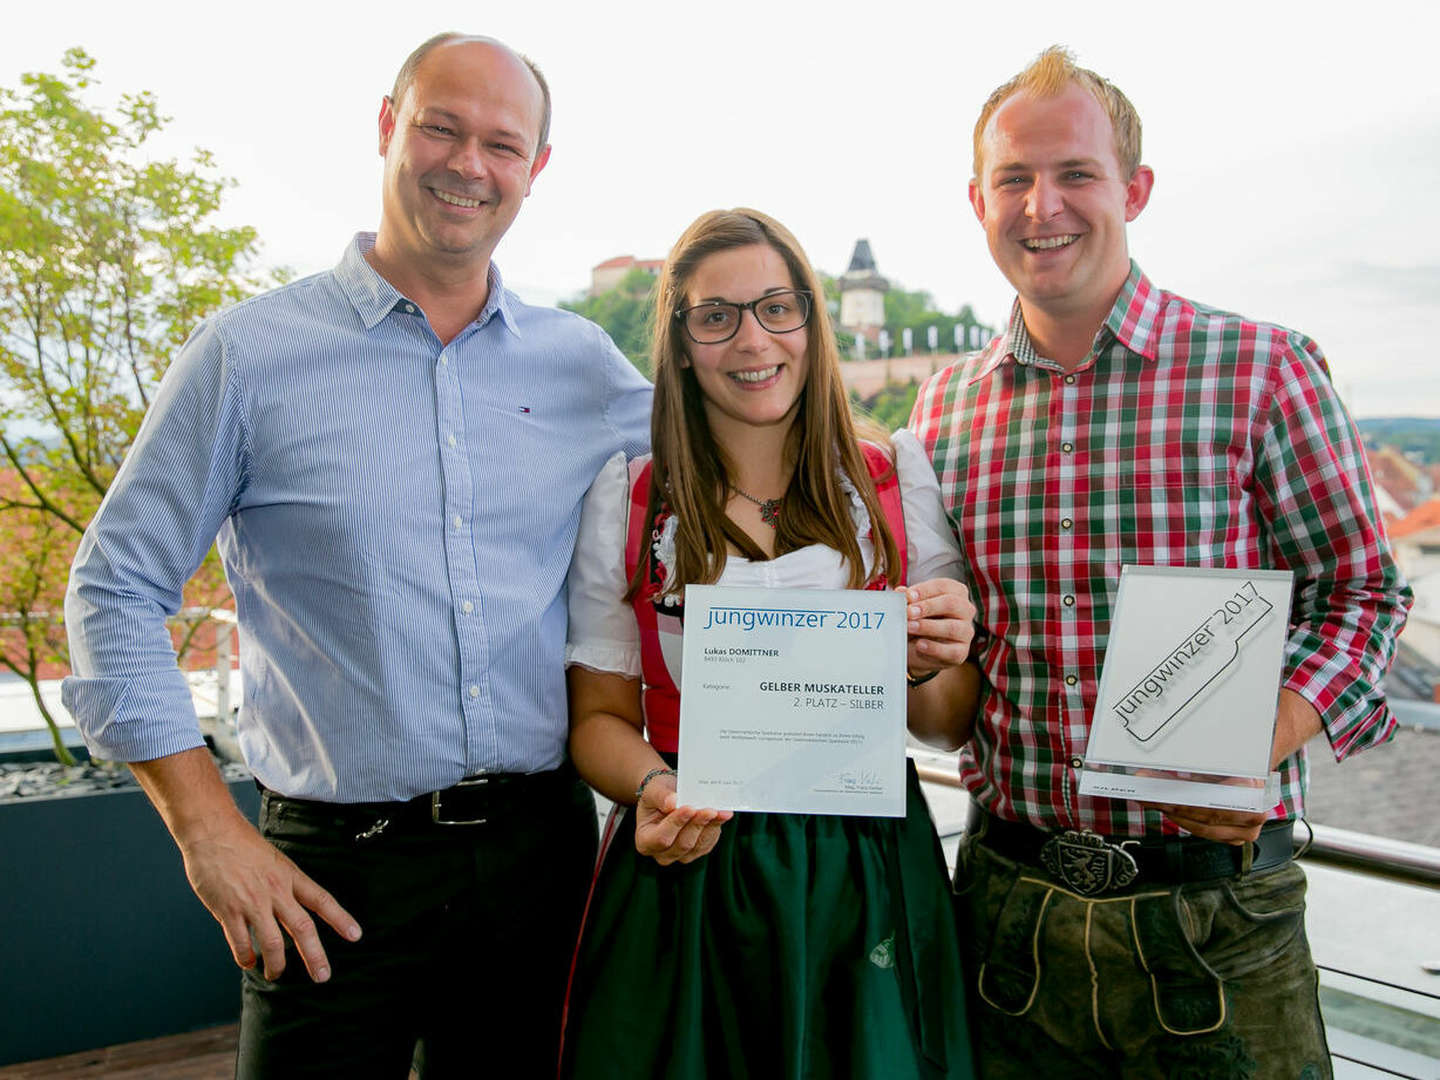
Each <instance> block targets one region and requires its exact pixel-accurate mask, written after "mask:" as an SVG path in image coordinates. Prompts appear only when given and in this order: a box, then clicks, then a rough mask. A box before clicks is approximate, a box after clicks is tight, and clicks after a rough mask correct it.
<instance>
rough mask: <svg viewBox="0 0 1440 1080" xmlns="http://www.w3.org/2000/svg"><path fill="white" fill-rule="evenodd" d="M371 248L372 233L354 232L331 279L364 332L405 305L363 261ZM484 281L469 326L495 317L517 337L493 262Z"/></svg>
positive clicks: (397, 292)
mask: <svg viewBox="0 0 1440 1080" xmlns="http://www.w3.org/2000/svg"><path fill="white" fill-rule="evenodd" d="M374 247H375V234H374V233H373V232H360V233H356V234H355V238H354V239H353V240H351V241H350V244H349V246H348V247H346V249H345V255H344V257H342V258H341V260H340V265H338V266H337V267H336V268H335V280H336V281H337V282H339V285H340V289H341V291H342V292H344V293H345V296H346V297H347V298H348V299H349V301H350V303H351V304H352V305H354V307H355V311H356V313H357V314H358V315H359V316H360V321H361V323H362V324H363V325H364V327H365V329H366V330H373V329H374V328H375V327H376V326H377V325H379V323H380V321H381V320H382V319H384V318H385V316H386V315H389V314H390V312H391V311H393V310H395V308H396V306H397V305H399V304H403V303H408V302H409V301H407V300H406V298H405V297H404V296H403V295H402V294H401V292H400V290H398V289H397V288H395V286H393V285H391V284H390V283H389V282H388V281H386V280H385V279H384V278H383V277H381V276H380V275H379V274H378V273H376V271H375V268H374V267H373V266H371V265H370V264H369V262H367V261H366V259H365V256H366V255H367V254H369V253H370V251H371V249H373V248H374ZM486 280H487V283H488V285H489V296H488V297H487V298H486V300H485V306H484V307H483V308H481V309H480V314H479V315H477V316H476V317H475V320H474V322H473V323H472V324H471V325H472V326H476V327H481V326H484V325H485V324H486V323H488V322H489V321H490V318H491V316H493V315H496V314H499V316H500V321H501V323H502V324H503V325H504V326H505V327H506V328H507V329H508V330H509V331H510V332H511V333H512V334H514V335H515V336H516V337H517V338H518V337H520V336H521V334H520V324H519V321H518V320H517V319H516V312H515V308H514V303H513V300H512V298H511V296H510V294H509V293H507V292H506V291H505V282H504V279H502V278H501V276H500V268H499V267H498V266H496V265H495V262H494V260H493V259H492V260H491V262H490V269H489V271H488V274H487V279H486Z"/></svg>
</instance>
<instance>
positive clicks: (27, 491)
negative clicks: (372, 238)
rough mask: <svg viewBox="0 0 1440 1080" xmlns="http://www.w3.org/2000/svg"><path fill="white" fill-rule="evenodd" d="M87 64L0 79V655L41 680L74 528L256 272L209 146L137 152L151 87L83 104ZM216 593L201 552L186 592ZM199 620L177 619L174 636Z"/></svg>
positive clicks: (154, 123) (249, 242)
mask: <svg viewBox="0 0 1440 1080" xmlns="http://www.w3.org/2000/svg"><path fill="white" fill-rule="evenodd" d="M94 67H95V62H94V60H92V59H91V58H90V57H89V56H88V55H87V54H86V53H85V52H84V50H82V49H78V48H76V49H71V50H70V51H69V52H67V53H66V54H65V57H64V60H63V68H64V71H63V73H62V74H59V75H49V74H41V73H31V74H27V75H23V76H21V79H20V87H19V89H13V90H12V89H7V88H0V470H3V482H0V541H3V542H4V545H5V555H4V557H3V558H0V620H3V624H0V664H3V665H4V666H5V667H6V668H8V669H10V670H11V671H13V672H15V673H16V674H17V675H19V676H20V677H21V678H23V679H25V680H26V681H28V682H29V684H30V687H31V691H32V693H33V694H34V697H35V701H36V703H37V704H38V705H39V707H40V710H41V713H42V715H43V716H44V717H45V720H46V722H47V723H48V724H49V725H50V729H51V735H52V737H53V739H54V741H55V748H56V755H57V757H59V758H60V759H61V760H66V759H68V758H69V754H68V753H67V752H66V750H65V748H64V746H63V744H62V743H61V740H60V735H59V732H58V731H57V730H56V726H55V720H54V717H53V716H51V715H50V712H49V710H48V708H47V707H46V705H45V702H44V700H43V699H42V698H41V695H40V680H41V678H42V677H45V672H46V671H48V670H53V668H54V667H56V666H63V665H64V664H65V663H66V662H67V660H68V654H67V651H66V646H65V640H64V634H63V629H62V627H61V619H62V614H61V610H60V600H61V597H62V596H63V593H64V584H65V577H66V574H67V573H68V570H69V565H70V559H71V556H72V554H73V552H74V548H75V546H76V544H78V542H79V538H80V535H81V533H82V532H83V530H84V528H85V526H86V524H87V523H88V522H89V520H90V517H91V516H92V515H93V514H94V512H95V510H96V508H97V507H98V506H99V504H100V500H101V499H102V498H103V497H104V495H105V492H106V491H107V490H108V488H109V486H110V482H111V480H112V479H113V477H114V475H115V472H116V470H117V469H118V468H119V466H120V462H121V461H122V460H123V458H124V456H125V453H126V451H127V450H128V449H129V448H130V444H131V442H132V441H133V440H134V437H135V433H136V430H137V428H138V427H139V425H140V420H141V418H142V417H143V416H144V412H145V409H146V407H147V406H148V405H149V403H150V400H151V398H152V397H153V395H154V393H155V390H156V387H157V386H158V384H159V381H160V377H161V376H162V375H163V374H164V372H165V369H166V367H167V366H168V365H169V363H170V358H171V356H172V354H173V353H174V352H175V350H176V349H177V348H178V347H179V345H180V344H181V343H182V342H183V341H184V339H185V337H186V336H187V335H188V334H189V332H190V330H191V329H192V328H193V327H194V325H195V323H196V322H197V321H199V320H200V319H202V318H204V317H205V316H206V315H208V314H210V313H211V312H213V311H215V310H216V309H217V308H219V307H220V306H222V305H224V304H227V303H232V302H234V301H236V300H239V299H241V298H242V297H244V296H246V295H248V294H249V293H250V292H252V291H254V290H255V289H256V288H258V287H260V286H262V285H266V284H270V283H272V281H273V280H274V277H273V276H271V275H266V276H260V275H254V274H251V273H250V272H249V271H248V269H247V268H248V267H249V266H250V264H251V260H252V259H253V257H254V255H255V252H256V236H255V232H254V230H252V229H249V228H221V227H219V226H217V225H215V224H214V223H213V217H214V215H215V213H216V211H217V210H218V209H219V208H220V203H221V197H222V195H223V193H224V191H225V190H226V188H228V187H229V186H231V183H232V182H231V181H229V180H226V179H224V178H222V177H217V176H216V175H215V174H214V163H213V161H212V159H211V157H210V155H209V154H207V153H205V152H204V151H196V152H195V155H194V158H193V159H192V160H190V161H186V162H182V161H179V160H176V159H169V160H151V159H149V158H148V157H147V155H146V154H145V153H144V150H145V144H146V142H147V141H148V140H149V139H150V138H151V137H152V136H154V135H155V134H156V133H157V132H159V131H160V130H161V129H162V128H163V127H164V126H165V124H166V122H167V118H166V117H163V116H161V115H160V112H159V110H158V107H157V104H156V101H155V99H154V97H153V96H152V95H150V94H149V93H139V94H126V95H124V96H123V97H121V99H120V101H119V104H118V105H117V106H116V107H115V108H114V109H113V110H110V111H108V112H105V111H101V110H98V109H95V108H91V107H90V106H88V105H87V104H86V103H85V102H84V101H83V100H82V98H83V96H84V92H85V91H86V90H88V89H89V88H90V87H91V86H92V84H93V81H94V80H93V76H92V72H93V69H94ZM225 596H226V592H225V590H224V585H223V580H222V579H221V578H220V575H219V574H218V572H217V570H216V567H215V562H214V557H213V553H212V557H211V559H210V560H209V563H208V565H207V567H206V568H205V569H204V570H202V572H201V574H199V575H197V577H196V580H195V581H193V582H192V583H191V586H190V587H189V589H188V590H187V604H189V605H194V606H199V607H205V608H208V607H210V606H214V605H215V604H217V603H219V602H220V601H221V600H222V599H223V598H224V597H225ZM198 625H199V624H198V622H197V623H192V624H191V625H190V627H189V629H188V630H183V629H182V631H181V632H180V640H179V642H178V646H179V648H180V649H181V650H182V651H183V649H184V648H185V647H187V646H188V644H189V642H190V639H191V637H193V635H194V630H195V627H196V626H198Z"/></svg>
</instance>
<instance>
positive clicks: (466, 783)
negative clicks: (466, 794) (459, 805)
mask: <svg viewBox="0 0 1440 1080" xmlns="http://www.w3.org/2000/svg"><path fill="white" fill-rule="evenodd" d="M489 782H490V778H489V777H488V776H474V777H471V778H470V779H469V780H461V781H460V782H459V783H458V784H456V785H455V787H451V788H446V789H445V791H454V790H455V788H462V787H479V786H480V785H481V784H488V783H489ZM444 794H445V792H444V791H437V792H435V793H434V794H432V795H431V796H430V820H431V822H433V823H434V824H436V825H484V824H485V822H486V821H487V820H488V819H487V818H483V817H482V818H468V819H460V818H443V817H441V816H440V796H442V795H444Z"/></svg>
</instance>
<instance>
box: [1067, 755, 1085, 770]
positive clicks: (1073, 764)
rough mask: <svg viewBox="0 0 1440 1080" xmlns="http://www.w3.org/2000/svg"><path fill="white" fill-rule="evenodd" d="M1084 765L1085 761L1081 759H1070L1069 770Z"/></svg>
mask: <svg viewBox="0 0 1440 1080" xmlns="http://www.w3.org/2000/svg"><path fill="white" fill-rule="evenodd" d="M1084 764H1085V759H1084V758H1082V757H1072V758H1071V759H1070V768H1072V769H1078V768H1081V767H1082V766H1083V765H1084Z"/></svg>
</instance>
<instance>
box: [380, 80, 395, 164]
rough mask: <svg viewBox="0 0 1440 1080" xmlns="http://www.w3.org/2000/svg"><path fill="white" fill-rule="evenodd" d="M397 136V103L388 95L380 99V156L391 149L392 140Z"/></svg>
mask: <svg viewBox="0 0 1440 1080" xmlns="http://www.w3.org/2000/svg"><path fill="white" fill-rule="evenodd" d="M394 134H395V103H394V102H393V101H391V100H390V95H389V94H386V95H385V96H384V97H383V98H381V99H380V156H381V157H384V156H385V154H386V153H387V152H388V151H389V149H390V139H391V138H392V137H393V136H394Z"/></svg>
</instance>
